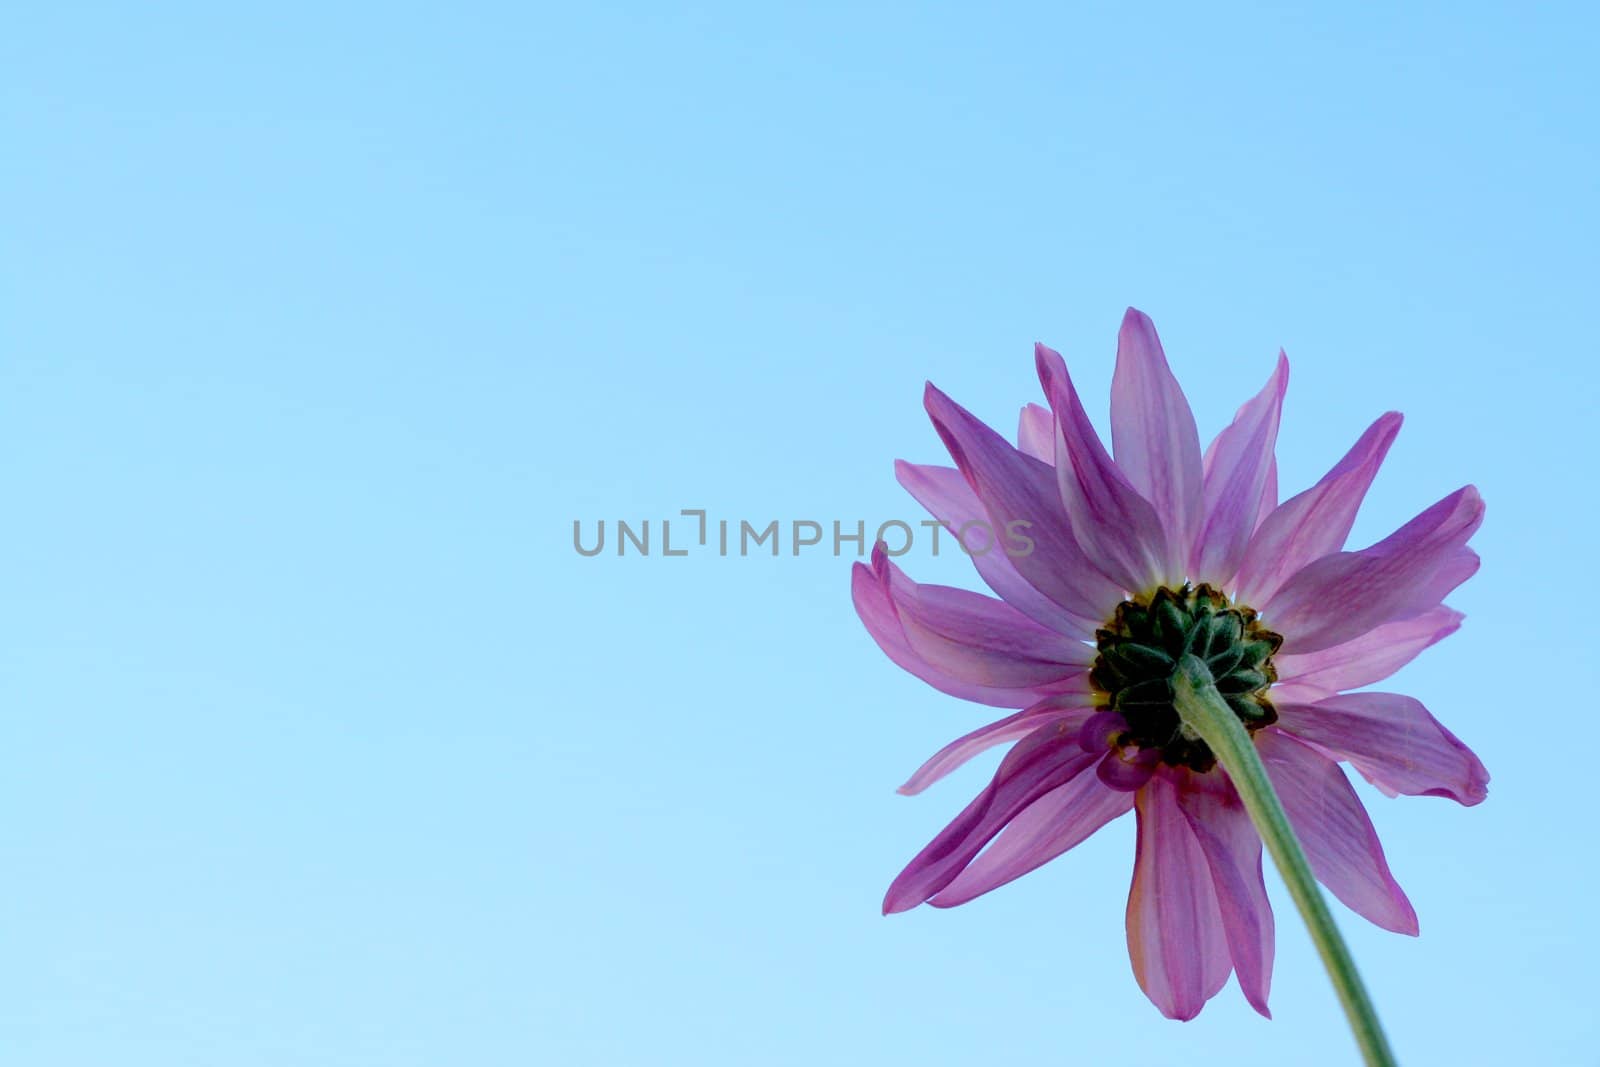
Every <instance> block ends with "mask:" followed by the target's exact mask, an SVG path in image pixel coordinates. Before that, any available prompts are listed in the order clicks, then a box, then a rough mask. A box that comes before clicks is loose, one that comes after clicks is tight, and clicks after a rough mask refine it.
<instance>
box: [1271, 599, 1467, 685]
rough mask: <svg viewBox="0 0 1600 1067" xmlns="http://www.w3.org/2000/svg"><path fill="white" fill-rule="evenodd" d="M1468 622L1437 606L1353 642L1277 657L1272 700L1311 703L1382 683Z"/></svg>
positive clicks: (1365, 634)
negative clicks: (1462, 622)
mask: <svg viewBox="0 0 1600 1067" xmlns="http://www.w3.org/2000/svg"><path fill="white" fill-rule="evenodd" d="M1464 618H1466V616H1464V615H1462V614H1461V613H1460V612H1459V611H1455V610H1453V609H1451V608H1447V607H1443V606H1440V607H1437V608H1434V609H1433V610H1432V611H1425V612H1423V613H1422V614H1421V615H1415V616H1413V617H1411V618H1409V619H1401V620H1399V621H1398V622H1389V623H1384V624H1383V625H1382V626H1378V627H1375V628H1373V629H1371V630H1368V631H1367V632H1366V633H1364V634H1362V635H1361V636H1360V637H1357V638H1355V639H1354V640H1351V641H1346V642H1345V643H1344V644H1341V645H1334V646H1332V647H1331V648H1324V649H1321V650H1320V651H1317V652H1307V653H1305V654H1304V655H1300V656H1285V655H1279V656H1277V657H1275V658H1274V659H1273V661H1272V662H1273V665H1274V666H1276V667H1277V669H1278V684H1277V685H1275V686H1273V689H1272V697H1273V699H1274V700H1284V701H1288V702H1290V703H1296V704H1314V703H1316V702H1317V701H1318V700H1321V699H1322V698H1324V697H1329V696H1332V695H1333V694H1335V693H1342V692H1344V691H1345V690H1346V689H1359V688H1360V687H1361V686H1364V685H1371V684H1372V683H1373V682H1381V681H1382V680H1383V679H1385V678H1387V677H1389V675H1391V674H1393V673H1394V672H1395V671H1397V670H1399V669H1400V668H1401V667H1404V666H1405V665H1406V664H1407V663H1410V662H1411V661H1412V660H1413V659H1415V658H1416V656H1417V654H1418V653H1420V652H1421V651H1422V650H1423V649H1425V648H1427V647H1429V646H1430V645H1432V644H1434V643H1435V642H1437V641H1440V640H1442V639H1443V638H1446V637H1448V636H1450V635H1451V634H1453V633H1455V632H1456V630H1457V629H1458V628H1459V627H1460V626H1461V620H1462V619H1464Z"/></svg>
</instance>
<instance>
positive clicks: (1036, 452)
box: [1017, 404, 1056, 463]
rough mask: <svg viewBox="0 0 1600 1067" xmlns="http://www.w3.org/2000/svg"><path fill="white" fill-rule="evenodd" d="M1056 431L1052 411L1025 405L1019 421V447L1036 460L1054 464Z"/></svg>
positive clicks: (1033, 405)
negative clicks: (1051, 417)
mask: <svg viewBox="0 0 1600 1067" xmlns="http://www.w3.org/2000/svg"><path fill="white" fill-rule="evenodd" d="M1055 437H1056V430H1055V425H1054V423H1053V422H1052V421H1051V419H1050V409H1049V408H1043V407H1040V406H1039V405H1038V404H1024V405H1023V406H1022V415H1021V416H1020V417H1019V418H1018V419H1017V447H1018V448H1019V449H1021V450H1022V451H1023V452H1025V453H1027V454H1028V455H1030V456H1032V457H1033V458H1034V459H1037V460H1043V461H1044V462H1045V463H1054V462H1055V458H1056V440H1055Z"/></svg>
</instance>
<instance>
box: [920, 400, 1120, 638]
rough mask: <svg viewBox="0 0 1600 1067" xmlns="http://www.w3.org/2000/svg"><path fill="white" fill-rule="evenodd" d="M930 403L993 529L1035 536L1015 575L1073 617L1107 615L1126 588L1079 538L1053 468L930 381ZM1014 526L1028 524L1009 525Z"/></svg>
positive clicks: (1016, 559)
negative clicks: (1074, 533)
mask: <svg viewBox="0 0 1600 1067" xmlns="http://www.w3.org/2000/svg"><path fill="white" fill-rule="evenodd" d="M924 403H925V405H926V407H927V409H928V414H929V416H930V417H931V418H932V419H933V425H934V429H936V430H938V431H939V436H940V437H941V438H942V439H943V440H944V443H945V447H946V448H948V449H949V450H950V455H951V456H952V457H953V458H954V459H955V462H956V466H957V467H958V468H960V470H961V473H962V474H963V475H965V476H966V479H967V483H968V484H969V485H971V486H972V488H973V491H974V492H975V493H976V494H977V496H978V499H979V500H980V501H982V502H983V506H984V510H986V511H987V512H988V513H989V519H990V521H991V523H992V524H993V525H994V528H995V532H996V533H997V534H999V535H1000V536H1001V537H1002V538H1003V539H1004V538H1005V535H1006V532H1007V530H1008V529H1016V530H1017V531H1019V532H1020V533H1021V534H1022V535H1023V536H1025V537H1026V538H1027V539H1028V540H1030V541H1031V543H1032V547H1031V550H1029V551H1027V552H1026V553H1025V554H1017V555H1013V556H1012V558H1011V564H1012V566H1013V567H1015V568H1016V570H1017V573H1019V574H1021V575H1022V576H1023V577H1024V578H1026V579H1027V580H1028V583H1029V584H1030V585H1032V586H1033V587H1034V588H1035V589H1037V590H1039V592H1041V593H1043V594H1044V595H1045V596H1047V597H1049V598H1050V599H1051V600H1053V601H1055V602H1056V603H1057V604H1059V605H1061V606H1062V607H1063V608H1064V609H1066V610H1067V611H1068V612H1070V613H1071V614H1072V615H1074V616H1077V617H1079V618H1082V619H1088V620H1093V622H1094V624H1095V625H1098V624H1099V623H1100V621H1101V620H1104V619H1105V618H1107V617H1108V616H1109V615H1110V613H1111V611H1112V609H1113V608H1115V607H1116V605H1117V603H1118V602H1119V601H1120V600H1121V599H1122V592H1121V590H1120V589H1119V588H1118V587H1117V585H1116V583H1114V582H1112V581H1110V580H1109V579H1107V578H1106V577H1105V576H1104V575H1103V574H1101V573H1100V572H1099V571H1098V570H1097V569H1096V568H1095V567H1094V566H1093V565H1092V564H1091V563H1090V562H1089V560H1088V558H1087V557H1086V556H1085V555H1084V552H1083V549H1082V548H1080V547H1078V542H1077V541H1076V540H1074V539H1073V536H1072V526H1071V523H1070V522H1069V521H1068V519H1067V515H1066V513H1065V511H1064V510H1063V509H1062V506H1061V498H1060V494H1059V493H1058V492H1057V490H1056V476H1055V472H1054V471H1052V470H1051V469H1050V465H1049V464H1047V463H1042V462H1040V461H1039V460H1036V459H1034V458H1032V457H1031V456H1026V455H1023V454H1022V453H1021V452H1018V451H1017V450H1016V449H1015V448H1012V447H1011V446H1010V445H1009V444H1007V443H1006V441H1005V439H1004V438H1002V437H1001V436H1000V435H999V434H997V433H995V432H994V431H993V430H991V429H990V428H989V427H987V426H985V425H984V424H983V423H981V422H979V421H978V420H977V419H975V418H973V417H972V415H971V414H970V413H969V412H967V411H966V410H965V409H964V408H962V407H961V406H960V405H959V404H957V403H955V402H954V401H953V400H951V399H950V398H949V397H947V396H945V395H944V394H943V393H941V392H939V390H937V389H935V388H934V387H933V386H932V385H929V386H928V388H927V391H926V393H925V394H924ZM1013 523H1015V524H1025V525H1019V526H1016V527H1012V526H1009V525H1008V524H1013ZM1002 543H1003V544H1004V543H1005V542H1004V541H1002ZM1018 547H1019V549H1020V547H1021V546H1020V545H1019V546H1018Z"/></svg>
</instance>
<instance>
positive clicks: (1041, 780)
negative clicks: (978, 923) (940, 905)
mask: <svg viewBox="0 0 1600 1067" xmlns="http://www.w3.org/2000/svg"><path fill="white" fill-rule="evenodd" d="M1095 759H1096V757H1094V756H1091V755H1089V754H1088V753H1086V752H1084V751H1083V748H1082V747H1081V746H1080V745H1079V744H1078V736H1077V731H1076V730H1074V729H1070V728H1069V727H1067V726H1065V725H1063V724H1062V723H1049V724H1047V725H1045V726H1042V727H1040V728H1039V729H1037V730H1035V731H1034V732H1033V733H1031V734H1029V735H1028V736H1027V737H1025V738H1023V739H1022V740H1021V741H1018V742H1017V743H1016V745H1015V747H1013V748H1012V749H1011V751H1010V752H1008V753H1007V754H1006V758H1005V759H1004V760H1002V761H1001V762H1000V768H999V769H998V770H997V771H995V775H994V780H993V781H991V782H990V783H989V785H988V787H987V788H986V789H984V791H983V792H982V793H979V794H978V796H977V797H976V798H975V799H974V800H973V801H972V803H971V804H968V805H967V807H966V810H965V811H963V812H962V813H961V814H960V815H958V816H956V818H955V821H953V822H952V823H951V824H950V825H949V826H946V827H945V828H944V829H943V830H941V831H940V832H939V835H938V836H937V837H935V838H934V839H933V840H932V841H931V842H929V843H928V846H927V847H926V848H924V849H923V850H922V851H921V852H919V853H917V855H916V857H915V858H914V859H913V860H912V861H911V862H910V863H909V864H907V865H906V869H905V870H903V871H901V872H900V875H899V877H897V878H896V879H895V880H894V883H893V884H892V885H890V886H889V892H888V893H887V894H886V895H885V896H884V898H883V913H884V914H885V915H888V914H891V913H892V912H897V911H906V910H907V909H910V908H914V907H916V906H917V905H918V904H921V903H922V902H923V901H925V900H927V899H928V898H929V897H931V896H933V895H934V894H936V893H938V892H939V891H940V890H942V889H944V888H945V887H946V886H948V885H949V884H950V883H951V882H952V881H954V880H955V878H956V876H957V875H959V874H960V873H961V872H962V871H963V870H965V869H966V867H967V864H969V863H971V862H972V860H973V858H974V857H975V856H977V854H978V852H979V851H980V850H982V848H983V846H984V845H987V844H988V843H989V842H990V841H991V840H992V839H993V838H994V836H995V835H996V834H998V833H999V832H1000V831H1001V829H1003V828H1004V827H1005V825H1006V824H1007V823H1009V822H1010V821H1011V820H1012V819H1014V818H1016V817H1017V816H1018V815H1020V814H1021V813H1022V812H1023V811H1025V810H1026V809H1027V808H1028V806H1029V805H1030V804H1032V803H1033V802H1034V801H1036V800H1038V799H1039V798H1040V797H1042V796H1044V795H1046V794H1047V793H1050V792H1052V791H1053V790H1055V789H1057V788H1059V787H1060V786H1063V785H1065V784H1066V783H1068V782H1070V781H1071V780H1072V779H1074V778H1076V777H1077V776H1078V775H1079V774H1081V773H1082V772H1083V771H1085V770H1087V769H1088V768H1089V767H1091V766H1093V765H1094V761H1095Z"/></svg>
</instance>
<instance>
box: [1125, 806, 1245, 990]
mask: <svg viewBox="0 0 1600 1067" xmlns="http://www.w3.org/2000/svg"><path fill="white" fill-rule="evenodd" d="M1134 810H1135V811H1136V812H1137V813H1138V818H1139V834H1138V837H1139V843H1138V846H1137V850H1136V854H1135V859H1134V864H1133V886H1132V888H1131V889H1130V890H1129V892H1128V955H1129V958H1130V959H1131V960H1132V961H1133V974H1134V977H1135V978H1137V979H1138V980H1139V988H1140V989H1142V990H1144V993H1145V996H1147V997H1149V998H1150V1000H1151V1001H1152V1002H1153V1003H1154V1004H1155V1006H1156V1007H1157V1008H1159V1009H1160V1010H1161V1014H1163V1015H1165V1016H1166V1017H1167V1018H1169V1019H1192V1018H1194V1017H1195V1016H1196V1015H1198V1014H1200V1009H1201V1008H1203V1007H1205V1003H1206V1001H1207V1000H1210V999H1211V998H1212V997H1213V996H1215V995H1216V993H1217V990H1219V989H1221V988H1222V985H1223V983H1224V982H1226V981H1227V980H1228V972H1229V970H1230V969H1231V968H1232V961H1231V959H1230V957H1229V955H1228V943H1227V940H1226V939H1225V937H1224V935H1223V931H1222V913H1221V911H1220V910H1219V908H1218V904H1217V893H1216V890H1215V889H1213V888H1212V879H1211V877H1210V871H1209V868H1208V866H1207V863H1206V854H1205V852H1204V850H1202V849H1201V847H1200V842H1199V841H1197V840H1195V836H1194V831H1193V830H1192V829H1190V826H1189V820H1188V819H1186V818H1185V817H1184V815H1183V812H1182V811H1181V810H1180V809H1179V807H1178V795H1177V789H1176V787H1175V786H1173V784H1172V783H1171V782H1170V781H1168V780H1167V779H1166V778H1165V777H1164V776H1161V775H1158V776H1156V777H1155V778H1152V779H1151V780H1150V784H1149V785H1147V786H1145V787H1144V788H1143V789H1141V790H1140V791H1139V792H1138V793H1137V794H1135V796H1134Z"/></svg>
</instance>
